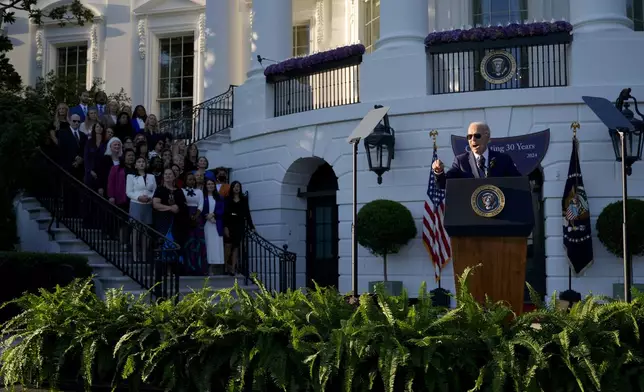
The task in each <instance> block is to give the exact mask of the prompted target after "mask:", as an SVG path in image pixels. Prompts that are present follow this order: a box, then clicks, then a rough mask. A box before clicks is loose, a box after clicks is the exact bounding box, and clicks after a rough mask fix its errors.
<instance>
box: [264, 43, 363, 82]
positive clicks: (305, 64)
mask: <svg viewBox="0 0 644 392" xmlns="http://www.w3.org/2000/svg"><path fill="white" fill-rule="evenodd" d="M364 53H365V47H364V45H362V44H356V45H349V46H342V47H340V48H335V49H331V50H327V51H324V52H319V53H314V54H312V55H309V56H304V57H294V58H291V59H288V60H284V61H281V62H279V63H277V64H271V65H269V66H268V67H266V69H265V70H264V75H265V76H276V75H282V74H287V73H290V72H297V71H315V70H316V69H319V68H321V67H323V66H324V65H325V64H328V63H333V62H338V61H342V60H346V59H348V58H351V57H357V56H362V55H363V54H364Z"/></svg>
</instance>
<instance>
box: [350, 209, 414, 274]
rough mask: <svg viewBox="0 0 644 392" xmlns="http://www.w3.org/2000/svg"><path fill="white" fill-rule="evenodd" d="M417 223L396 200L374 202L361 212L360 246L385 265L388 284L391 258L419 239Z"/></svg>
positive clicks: (358, 233) (358, 234)
mask: <svg viewBox="0 0 644 392" xmlns="http://www.w3.org/2000/svg"><path fill="white" fill-rule="evenodd" d="M416 233H417V231H416V223H415V222H414V218H413V217H412V215H411V212H410V211H409V210H408V209H407V207H405V206H404V205H402V204H400V203H398V202H397V201H392V200H374V201H372V202H369V203H367V204H365V205H364V206H363V207H362V208H361V209H360V212H358V220H357V224H356V235H357V237H358V243H359V244H360V245H362V246H363V247H365V248H367V249H368V250H369V251H370V252H371V253H373V254H374V255H376V256H382V258H383V261H384V281H385V282H386V281H387V255H389V254H394V253H398V251H400V248H402V247H403V246H405V245H407V243H408V242H409V241H410V240H411V239H412V238H414V237H416Z"/></svg>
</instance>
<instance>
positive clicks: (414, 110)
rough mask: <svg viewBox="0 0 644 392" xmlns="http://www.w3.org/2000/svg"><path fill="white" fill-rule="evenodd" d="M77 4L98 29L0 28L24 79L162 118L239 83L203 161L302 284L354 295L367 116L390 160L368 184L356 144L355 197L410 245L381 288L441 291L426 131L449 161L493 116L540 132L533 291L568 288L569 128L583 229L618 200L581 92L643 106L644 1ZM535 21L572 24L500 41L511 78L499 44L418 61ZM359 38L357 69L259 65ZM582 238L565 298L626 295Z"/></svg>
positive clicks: (374, 267)
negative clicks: (397, 215)
mask: <svg viewBox="0 0 644 392" xmlns="http://www.w3.org/2000/svg"><path fill="white" fill-rule="evenodd" d="M86 3H87V7H88V8H90V9H91V10H92V11H93V12H94V14H95V16H96V17H95V20H94V22H93V23H92V24H88V25H85V26H71V25H69V26H66V27H58V26H57V25H55V24H48V23H46V24H45V25H43V26H40V27H38V26H35V25H32V24H30V23H29V22H28V21H26V20H24V19H19V20H18V21H17V23H16V24H14V25H10V26H8V27H7V29H6V32H7V33H8V34H9V36H10V37H11V38H12V40H13V42H14V45H15V49H14V51H13V52H11V60H12V62H13V64H14V65H15V66H16V69H18V70H19V71H20V72H21V74H22V76H23V79H24V81H25V83H34V82H35V81H36V78H37V77H39V76H42V75H44V74H45V73H46V72H48V71H50V70H55V71H56V72H75V73H78V74H79V75H80V76H79V77H84V78H86V80H87V83H90V81H91V79H92V78H94V77H100V78H103V79H104V80H105V81H106V90H107V92H114V91H118V90H119V89H120V88H121V87H123V88H124V89H125V90H126V91H127V92H128V93H129V94H130V95H131V96H132V100H133V103H134V104H143V105H144V106H146V107H147V108H149V112H152V113H158V114H159V115H160V117H161V118H165V117H167V116H169V115H170V114H171V113H172V112H175V111H176V110H179V109H181V108H187V107H191V106H195V105H198V104H199V103H200V102H203V101H205V100H207V99H210V98H213V97H215V96H217V95H219V94H221V93H223V92H225V91H226V90H227V89H228V87H229V85H236V86H238V87H236V88H235V89H234V101H233V102H234V107H233V109H234V110H233V113H234V115H233V117H234V123H233V127H232V128H230V129H229V132H230V139H229V141H228V140H226V142H225V143H226V145H225V146H223V147H222V148H221V149H218V150H209V148H208V146H209V144H208V139H205V140H204V141H203V142H201V143H202V144H201V145H200V149H201V150H202V151H205V153H206V154H207V157H208V159H209V161H210V163H211V165H212V166H219V165H226V166H229V167H231V169H232V179H233V180H238V181H240V182H241V183H242V184H243V186H244V190H245V191H248V192H249V195H250V205H251V210H252V215H253V220H254V222H255V225H256V226H257V231H258V233H260V234H261V235H262V236H263V237H265V238H266V239H267V240H268V241H270V242H272V243H274V244H276V245H278V246H282V245H284V244H287V245H288V249H289V251H292V252H295V253H296V254H297V263H296V285H297V286H306V285H307V284H310V281H311V280H318V281H319V280H322V281H325V282H327V283H330V284H335V285H337V286H338V287H339V289H340V291H343V292H347V291H349V290H350V289H351V220H352V207H351V203H352V177H351V173H352V156H351V152H352V149H351V146H350V145H349V144H347V141H346V139H347V137H348V136H349V134H350V133H351V131H352V130H353V129H354V128H355V126H356V125H357V124H358V122H359V121H360V120H361V119H362V118H363V117H364V116H365V114H366V113H367V112H368V111H369V110H371V109H372V108H373V107H374V105H378V104H380V105H384V106H388V107H390V112H389V116H390V122H391V127H393V128H394V129H395V131H396V133H395V136H396V145H395V159H394V160H393V161H392V165H391V170H390V171H389V172H387V173H386V174H384V176H383V182H382V184H380V185H378V184H377V182H376V176H375V175H374V174H373V173H372V172H370V171H369V169H368V167H367V161H366V158H365V154H364V148H363V147H362V146H361V147H360V155H359V157H358V170H359V173H358V184H359V192H358V195H359V196H358V203H359V206H360V205H363V204H364V203H367V202H369V201H371V200H374V199H391V200H396V201H399V202H401V203H403V204H404V205H405V206H407V207H408V208H409V209H410V210H411V212H412V214H413V216H414V218H415V219H416V221H417V226H418V233H419V236H418V238H416V239H415V240H413V241H412V242H410V244H409V245H408V246H406V247H405V248H403V250H402V251H401V252H400V253H399V254H397V255H394V256H391V257H390V261H389V263H388V264H389V279H390V280H399V281H402V282H403V284H404V287H405V288H406V289H408V290H409V291H410V293H412V294H413V293H415V292H416V291H417V290H418V288H419V286H420V285H421V282H423V281H426V282H427V283H428V287H429V288H430V289H431V288H434V287H435V286H436V282H435V280H434V267H433V265H432V263H431V261H430V259H429V256H428V253H427V251H426V250H425V248H424V247H423V243H422V240H421V238H420V235H421V233H422V216H423V208H424V207H423V205H424V200H425V197H426V192H427V183H428V175H429V171H430V165H431V158H432V145H433V143H432V139H431V138H430V137H429V132H430V131H431V130H434V129H435V130H437V131H438V137H437V144H438V154H439V157H440V158H441V160H443V161H445V162H447V163H449V162H451V160H452V159H453V156H454V153H453V149H452V144H451V143H452V142H451V137H452V135H458V136H463V135H465V132H466V129H467V126H468V124H469V123H470V122H474V121H485V122H487V123H488V124H489V126H490V128H491V131H492V138H501V137H511V136H521V135H526V134H531V133H535V132H539V131H543V130H546V129H549V130H550V139H549V145H548V148H547V153H546V154H545V156H543V159H542V160H541V162H540V165H539V167H538V168H537V170H535V171H534V172H533V173H532V174H531V176H530V178H531V180H532V183H533V189H534V207H535V209H536V210H537V216H538V217H539V219H537V224H536V226H535V230H534V232H533V235H532V238H531V240H530V241H531V242H530V243H531V246H530V254H529V262H528V264H529V267H528V274H527V275H528V281H530V282H531V283H532V284H533V285H535V286H537V287H540V289H541V291H543V292H546V293H552V292H553V291H555V290H557V291H563V290H566V289H568V273H569V268H568V265H569V264H568V260H567V258H566V255H565V250H564V247H563V239H562V212H561V198H562V193H563V189H564V183H565V180H566V178H567V174H568V163H569V159H570V153H571V147H572V143H571V138H572V131H571V130H570V126H571V123H572V122H575V121H577V122H579V123H580V125H581V128H580V129H579V131H578V134H577V135H578V138H579V142H580V144H579V148H580V160H581V169H582V171H583V175H584V182H585V186H586V192H587V194H588V197H589V202H590V212H591V221H592V224H593V230H594V225H595V222H596V219H597V216H598V215H599V213H600V212H601V211H602V209H603V208H604V207H605V206H606V205H607V204H609V203H611V202H614V201H617V200H619V199H620V198H621V166H620V164H619V163H618V162H616V161H615V154H614V152H613V148H612V143H611V141H610V138H609V134H608V131H607V129H606V128H605V127H604V126H603V125H602V123H601V122H600V121H599V119H598V118H597V117H596V116H595V115H594V114H593V113H592V112H591V110H590V109H589V108H588V107H586V105H585V104H584V103H583V101H582V98H581V97H582V96H598V97H605V98H607V99H609V100H611V101H614V100H615V98H617V96H618V95H619V93H620V91H621V90H622V89H623V88H627V87H630V88H632V94H633V96H635V97H644V77H643V76H642V71H641V69H642V66H641V65H642V64H644V51H642V50H639V49H638V48H642V47H643V45H644V31H642V30H644V26H643V23H644V22H643V21H644V1H643V0H498V1H497V0H404V1H401V0H254V1H251V0H209V1H206V0H204V1H199V0H147V1H136V0H129V1H128V0H104V1H87V2H86ZM57 4H60V3H51V4H50V3H47V2H43V3H40V2H39V6H42V7H48V6H55V5H57ZM541 21H553V22H554V21H568V22H569V24H570V25H572V32H570V33H568V34H566V35H568V36H569V35H572V39H570V38H563V39H562V40H560V41H556V40H554V39H550V38H549V40H548V41H539V42H537V41H533V42H532V43H530V42H528V41H522V42H523V43H521V44H520V45H518V44H517V45H510V46H511V47H510V48H509V49H508V52H509V53H511V54H512V58H513V59H514V62H515V64H514V67H515V68H514V69H513V71H512V75H511V77H510V78H509V79H507V80H505V81H504V82H503V83H493V82H490V81H488V80H487V79H483V78H482V76H481V73H482V72H483V71H480V72H479V69H480V64H481V61H482V59H481V58H480V57H481V56H485V54H486V53H489V50H492V49H495V48H496V49H499V48H501V49H503V47H502V46H499V45H498V42H497V44H491V46H489V47H485V45H486V43H485V42H478V44H477V45H479V46H480V47H481V48H482V49H471V48H466V46H467V45H466V46H463V47H462V48H461V49H459V47H457V46H453V49H450V50H447V49H445V50H442V51H441V50H437V51H432V50H427V46H426V42H425V39H426V37H427V36H428V34H430V33H432V32H434V31H437V32H442V31H446V32H448V31H452V30H455V29H462V30H467V29H468V28H472V27H476V26H479V25H480V26H487V25H492V26H497V25H503V26H506V25H508V24H509V23H516V24H520V25H526V24H530V23H532V22H541ZM559 36H560V37H563V36H564V35H562V34H559ZM533 38H534V37H528V38H525V39H533ZM535 39H536V38H535ZM357 43H360V44H362V45H364V48H365V52H364V54H361V55H360V56H353V58H354V59H355V61H354V62H353V63H347V64H345V65H342V66H337V67H335V68H333V69H330V70H325V71H319V72H318V71H316V72H309V73H306V71H303V72H300V73H299V74H297V75H296V76H293V75H295V74H293V73H291V74H289V72H288V70H287V72H282V73H281V74H280V75H278V77H276V78H271V77H270V75H271V71H269V70H268V67H270V66H271V65H275V66H279V64H278V63H280V62H281V61H283V60H286V59H288V58H290V57H293V56H306V55H308V54H312V53H316V52H324V51H327V50H331V49H334V48H338V47H345V46H349V45H352V44H357ZM481 45H483V46H481ZM495 45H496V46H495ZM463 48H465V49H463ZM267 75H269V76H267ZM285 75H286V76H285ZM289 75H291V76H289ZM642 99H644V98H642ZM640 165H641V164H638V163H636V164H635V165H634V167H633V174H632V175H631V176H630V177H629V195H630V197H634V198H641V197H642V196H644V167H641V166H640ZM593 234H594V235H596V233H593ZM593 244H594V263H593V265H592V266H591V267H590V268H589V269H587V270H586V271H585V273H584V274H583V275H581V276H577V277H573V279H572V288H573V289H575V290H577V291H579V292H582V293H584V294H585V293H589V292H594V293H599V294H607V295H613V292H614V288H615V285H618V284H621V283H623V267H622V260H621V258H618V257H616V256H614V255H612V254H610V253H609V252H608V251H607V250H606V249H605V248H604V247H603V245H602V244H601V243H600V242H599V240H598V239H597V238H596V237H594V239H593ZM358 264H359V289H360V291H366V290H367V288H368V282H370V281H376V280H381V279H382V261H381V260H380V259H379V258H377V257H374V256H372V255H370V254H369V253H368V251H367V250H365V249H363V248H360V249H359V263H358ZM451 271H452V268H451V263H450V264H448V265H447V267H446V269H445V270H444V271H443V287H445V288H447V289H449V290H451V291H453V287H454V282H453V274H452V272H451ZM634 280H635V283H644V261H643V260H640V259H635V261H634Z"/></svg>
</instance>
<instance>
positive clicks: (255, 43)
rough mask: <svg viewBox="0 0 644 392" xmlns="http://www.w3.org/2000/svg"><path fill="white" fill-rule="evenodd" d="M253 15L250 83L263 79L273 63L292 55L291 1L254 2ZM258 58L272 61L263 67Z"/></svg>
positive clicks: (267, 0)
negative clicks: (267, 68) (268, 67)
mask: <svg viewBox="0 0 644 392" xmlns="http://www.w3.org/2000/svg"><path fill="white" fill-rule="evenodd" d="M251 14H252V25H251V36H252V43H251V56H252V57H251V62H250V70H249V71H248V79H256V78H261V79H263V78H264V67H267V66H269V65H270V64H272V61H282V60H286V59H287V58H289V57H291V54H292V53H293V5H292V0H255V1H253V10H252V12H251ZM257 56H261V57H263V58H266V59H270V60H265V61H264V62H263V64H260V63H259V62H258V61H257ZM271 60H272V61H271ZM262 65H263V66H262Z"/></svg>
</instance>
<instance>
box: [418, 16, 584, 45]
mask: <svg viewBox="0 0 644 392" xmlns="http://www.w3.org/2000/svg"><path fill="white" fill-rule="evenodd" d="M571 31H572V25H571V24H570V23H568V22H566V21H564V20H559V21H554V20H553V21H551V22H535V23H510V24H508V25H507V26H488V27H474V28H471V29H456V30H450V31H439V32H433V33H431V34H429V35H428V36H427V38H425V46H428V47H429V46H435V45H441V44H447V43H455V42H481V41H488V40H502V39H512V38H520V37H534V36H545V35H548V34H554V33H570V32H571Z"/></svg>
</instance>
